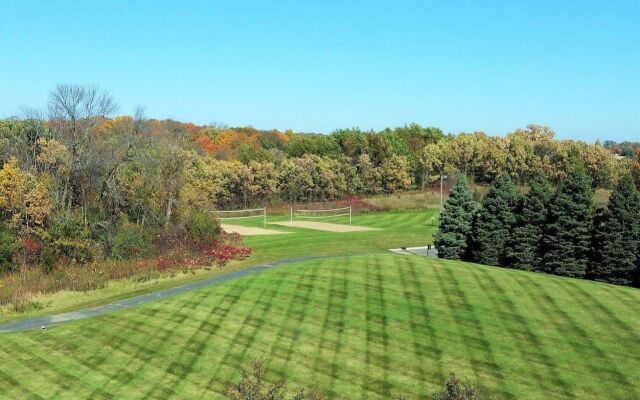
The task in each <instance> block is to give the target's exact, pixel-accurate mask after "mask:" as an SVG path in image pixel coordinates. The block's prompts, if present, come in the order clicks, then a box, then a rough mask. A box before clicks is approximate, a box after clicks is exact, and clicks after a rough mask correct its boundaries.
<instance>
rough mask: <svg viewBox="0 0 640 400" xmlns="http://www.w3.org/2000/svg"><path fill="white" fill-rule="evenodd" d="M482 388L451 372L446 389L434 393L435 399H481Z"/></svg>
mask: <svg viewBox="0 0 640 400" xmlns="http://www.w3.org/2000/svg"><path fill="white" fill-rule="evenodd" d="M481 399H482V397H481V394H480V389H479V388H478V387H476V386H474V385H471V384H469V383H467V382H464V381H461V380H460V379H458V377H457V376H456V375H455V374H454V373H451V374H450V375H449V380H448V381H447V384H446V387H445V389H444V391H442V392H439V393H436V394H434V395H433V400H481Z"/></svg>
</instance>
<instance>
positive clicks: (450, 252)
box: [434, 176, 476, 260]
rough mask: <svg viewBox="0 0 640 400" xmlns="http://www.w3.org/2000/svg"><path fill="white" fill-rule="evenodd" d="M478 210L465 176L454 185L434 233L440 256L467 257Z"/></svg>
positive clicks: (454, 258) (457, 258)
mask: <svg viewBox="0 0 640 400" xmlns="http://www.w3.org/2000/svg"><path fill="white" fill-rule="evenodd" d="M475 212H476V203H475V201H474V200H473V195H472V193H471V189H469V184H468V183H467V179H466V178H465V177H464V176H461V177H460V178H459V179H458V182H456V184H455V186H454V187H453V191H452V192H451V194H450V195H449V199H448V200H447V201H446V202H445V204H444V209H443V210H442V215H441V216H440V227H439V230H438V232H437V233H436V234H435V235H434V243H435V245H436V248H437V249H438V257H440V258H448V259H452V260H460V259H462V258H464V257H465V255H466V254H467V251H468V246H469V237H470V235H471V228H472V223H473V216H474V214H475Z"/></svg>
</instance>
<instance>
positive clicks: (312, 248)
mask: <svg viewBox="0 0 640 400" xmlns="http://www.w3.org/2000/svg"><path fill="white" fill-rule="evenodd" d="M437 218H438V211H437V210H436V209H422V210H412V211H389V212H375V213H364V214H355V215H354V217H353V223H354V224H358V225H365V226H369V227H373V228H378V229H380V230H376V231H369V232H358V233H332V232H323V231H316V230H310V229H295V228H288V227H282V226H277V225H270V226H269V228H270V229H276V230H282V231H288V232H293V233H292V234H286V235H269V236H247V237H245V238H244V243H245V245H247V246H250V247H251V248H252V249H253V253H252V255H251V257H250V258H249V259H247V260H244V261H240V262H232V263H231V264H229V265H227V266H225V267H224V269H223V270H217V269H213V270H211V271H206V270H199V271H189V272H188V273H182V272H180V271H177V272H176V273H175V274H173V275H171V276H170V275H168V274H165V275H163V276H162V277H160V278H155V279H148V280H142V281H141V280H138V279H135V278H134V279H124V280H120V281H112V282H109V284H108V285H107V286H106V287H105V288H101V289H98V290H92V291H89V292H74V291H61V292H58V293H55V294H47V295H44V296H37V297H34V299H33V304H34V305H36V307H33V309H32V310H30V311H28V312H20V313H17V312H15V311H14V310H13V309H12V307H11V306H4V307H0V321H8V320H14V319H19V318H24V317H26V316H35V315H42V314H50V313H53V312H64V311H70V310H74V309H78V308H84V307H89V306H95V305H100V304H104V303H107V302H112V301H117V300H119V299H122V298H126V297H131V296H134V295H139V294H144V293H148V292H151V291H154V290H158V289H162V288H167V287H171V286H176V285H179V284H183V283H186V282H190V281H194V280H198V279H203V278H206V277H210V276H214V275H219V274H220V273H225V272H228V271H232V270H236V269H240V268H244V267H246V266H248V265H255V264H258V263H262V262H265V261H272V260H277V259H282V258H290V257H298V256H304V255H327V254H340V253H371V252H380V251H384V250H386V249H389V248H391V247H400V246H417V245H424V244H427V243H431V242H432V233H433V232H435V230H436V228H437V227H436V226H434V224H435V225H437V221H438V220H437ZM286 219H287V216H286V215H275V216H273V215H271V216H269V221H282V220H286ZM326 221H327V222H334V223H347V222H348V219H347V218H345V217H338V218H333V219H328V220H326ZM234 223H236V224H244V225H248V226H262V225H261V224H262V220H260V219H257V220H240V221H234Z"/></svg>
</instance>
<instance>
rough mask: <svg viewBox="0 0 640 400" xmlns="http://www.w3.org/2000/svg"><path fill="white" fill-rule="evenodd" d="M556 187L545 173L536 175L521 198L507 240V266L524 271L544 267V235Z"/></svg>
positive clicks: (537, 269)
mask: <svg viewBox="0 0 640 400" xmlns="http://www.w3.org/2000/svg"><path fill="white" fill-rule="evenodd" d="M552 194H553V188H552V187H551V185H550V184H549V181H548V180H547V179H546V178H544V177H542V176H541V177H537V178H535V179H534V180H533V181H532V182H531V184H530V188H529V192H528V193H527V194H526V195H525V196H524V197H523V198H522V200H521V201H520V202H519V203H520V204H519V205H518V208H517V211H516V226H515V227H514V228H513V231H512V233H511V239H510V240H509V242H508V246H507V253H508V256H507V258H508V260H507V264H508V265H507V266H508V267H511V268H516V269H522V270H525V271H539V270H541V269H542V238H543V234H544V226H545V224H546V223H547V215H548V211H547V209H548V207H549V201H550V200H551V196H552Z"/></svg>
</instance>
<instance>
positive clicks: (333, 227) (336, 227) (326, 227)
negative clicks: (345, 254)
mask: <svg viewBox="0 0 640 400" xmlns="http://www.w3.org/2000/svg"><path fill="white" fill-rule="evenodd" d="M273 224H274V225H281V226H290V227H293V228H306V229H317V230H319V231H327V232H361V231H377V230H379V229H376V228H368V227H366V226H358V225H344V224H331V223H328V222H315V221H293V222H291V221H283V222H274V223H273Z"/></svg>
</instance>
